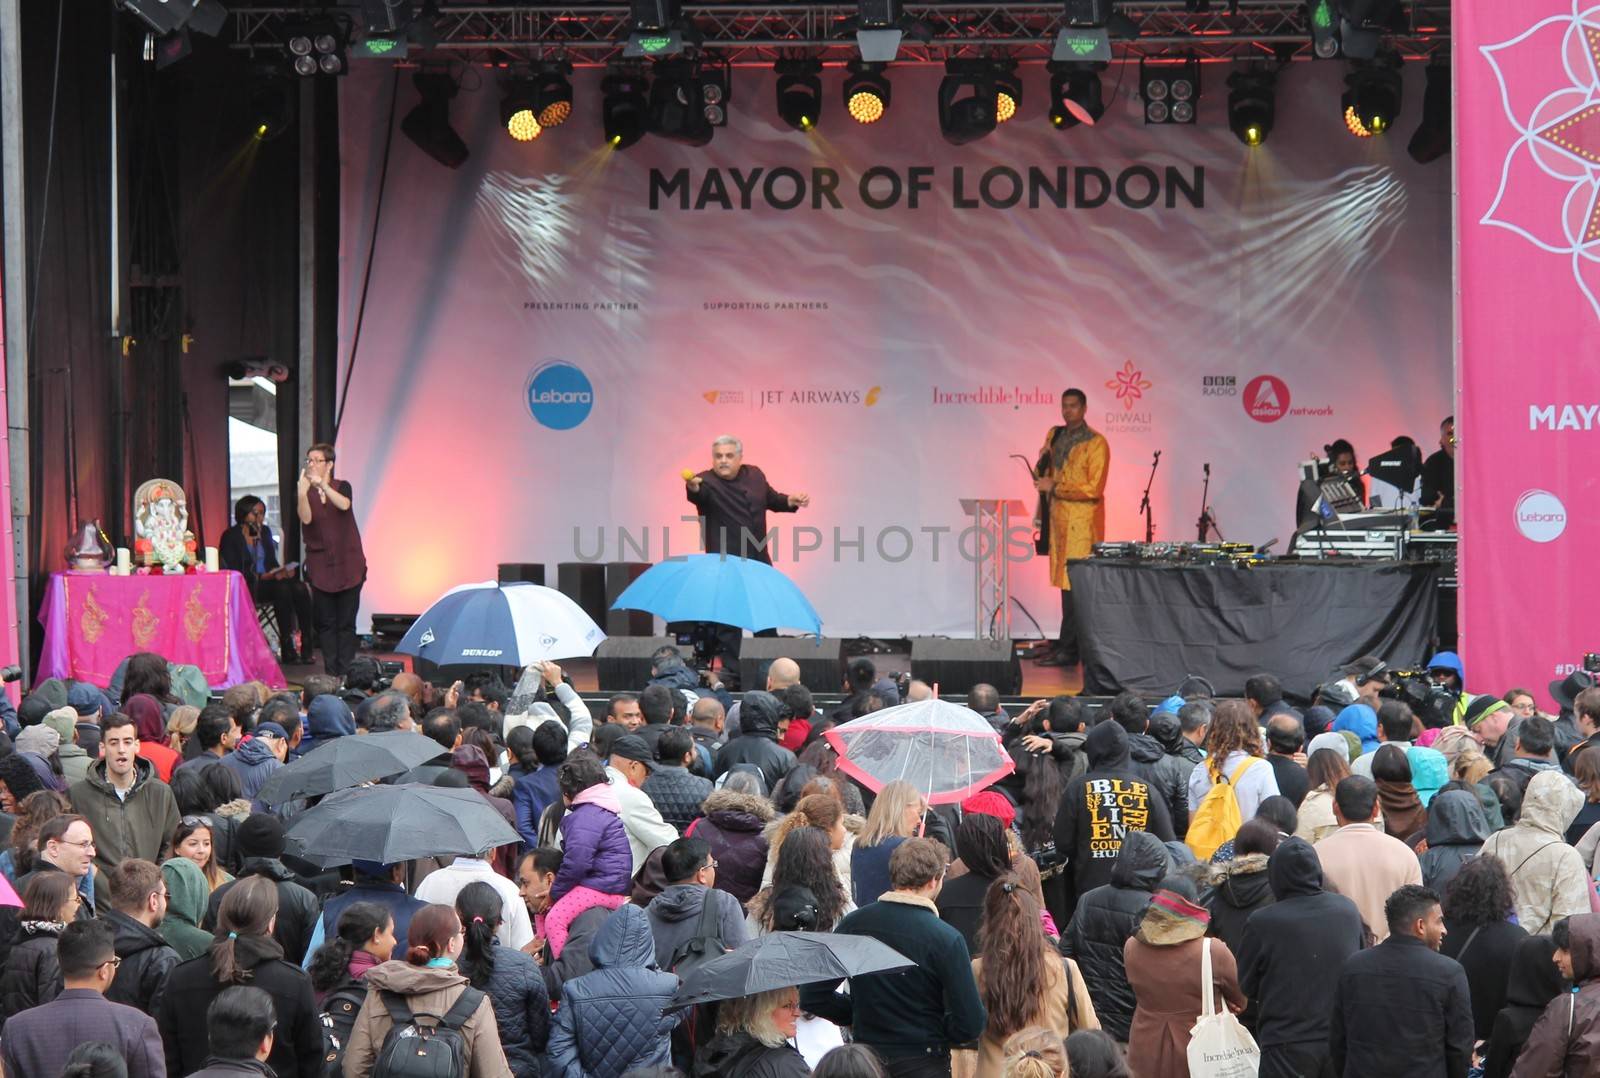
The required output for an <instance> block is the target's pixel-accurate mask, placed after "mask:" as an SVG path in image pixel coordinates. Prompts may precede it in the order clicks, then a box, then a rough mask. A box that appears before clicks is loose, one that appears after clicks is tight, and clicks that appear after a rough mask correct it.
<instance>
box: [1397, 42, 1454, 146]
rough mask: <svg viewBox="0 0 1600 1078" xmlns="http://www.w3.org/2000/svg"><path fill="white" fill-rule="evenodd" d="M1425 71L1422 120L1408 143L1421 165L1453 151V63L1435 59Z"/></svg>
mask: <svg viewBox="0 0 1600 1078" xmlns="http://www.w3.org/2000/svg"><path fill="white" fill-rule="evenodd" d="M1441 55H1442V54H1441ZM1424 74H1425V76H1426V78H1427V82H1426V83H1425V84H1424V86H1423V89H1422V122H1421V123H1419V124H1417V131H1416V134H1414V135H1412V136H1411V141H1410V142H1409V143H1407V144H1406V152H1407V153H1409V154H1410V155H1411V158H1412V160H1414V161H1416V162H1417V163H1418V164H1420V165H1426V164H1427V163H1428V162H1430V161H1437V160H1438V159H1439V158H1441V157H1443V156H1444V155H1445V154H1447V153H1449V152H1450V65H1449V63H1448V62H1444V61H1439V60H1435V61H1434V62H1433V63H1430V64H1429V65H1428V66H1427V68H1426V69H1425V71H1424Z"/></svg>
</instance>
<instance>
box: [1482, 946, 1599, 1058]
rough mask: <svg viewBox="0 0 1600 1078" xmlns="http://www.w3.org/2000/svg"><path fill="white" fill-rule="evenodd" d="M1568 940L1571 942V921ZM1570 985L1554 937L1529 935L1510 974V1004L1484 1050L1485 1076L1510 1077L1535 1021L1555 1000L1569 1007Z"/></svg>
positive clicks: (1497, 1019) (1497, 1017) (1497, 1018)
mask: <svg viewBox="0 0 1600 1078" xmlns="http://www.w3.org/2000/svg"><path fill="white" fill-rule="evenodd" d="M1568 943H1569V946H1570V943H1571V925H1570V924H1569V925H1568ZM1569 987H1570V986H1569V985H1568V983H1567V976H1566V974H1565V973H1564V972H1563V971H1562V968H1561V967H1560V966H1559V965H1557V964H1556V942H1555V940H1554V939H1552V938H1551V937H1549V936H1529V937H1527V938H1526V939H1524V940H1523V941H1522V942H1520V943H1518V944H1517V949H1516V952H1515V953H1514V954H1512V956H1511V964H1510V967H1509V970H1508V975H1507V978H1506V1005H1505V1006H1504V1007H1501V1008H1500V1013H1499V1014H1497V1015H1495V1019H1494V1031H1493V1032H1492V1033H1491V1034H1490V1035H1489V1043H1488V1045H1487V1046H1486V1047H1485V1048H1484V1050H1483V1078H1510V1075H1511V1070H1512V1067H1514V1066H1515V1065H1516V1063H1517V1060H1518V1057H1519V1056H1520V1055H1521V1054H1522V1049H1523V1046H1524V1045H1525V1044H1526V1043H1527V1041H1528V1034H1529V1033H1530V1032H1531V1031H1532V1030H1533V1027H1534V1024H1535V1023H1537V1022H1538V1021H1539V1018H1540V1016H1542V1015H1543V1014H1544V1012H1545V1008H1546V1007H1548V1006H1549V1005H1550V1004H1551V1001H1555V1002H1556V1003H1557V1004H1559V1005H1560V1007H1561V1009H1563V1010H1565V1008H1566V1005H1567V997H1568V996H1569V995H1570V994H1571V993H1570V992H1568V988H1569ZM1573 1002H1574V1008H1573V1017H1574V1022H1573V1025H1574V1026H1576V1025H1577V1022H1576V1017H1577V1013H1576V1010H1577V1009H1576V1000H1574V1001H1573ZM1563 1028H1565V1027H1563ZM1556 1073H1560V1072H1559V1071H1558V1072H1556ZM1579 1073H1582V1072H1581V1071H1580V1072H1579Z"/></svg>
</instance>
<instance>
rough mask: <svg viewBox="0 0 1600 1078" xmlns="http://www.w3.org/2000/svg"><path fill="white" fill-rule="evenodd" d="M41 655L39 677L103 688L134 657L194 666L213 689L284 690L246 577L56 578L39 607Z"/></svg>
mask: <svg viewBox="0 0 1600 1078" xmlns="http://www.w3.org/2000/svg"><path fill="white" fill-rule="evenodd" d="M39 622H40V624H42V625H43V626H44V652H43V654H42V655H41V656H40V659H39V671H38V675H37V678H38V679H39V680H42V679H44V678H48V677H59V678H72V679H74V680H77V681H89V682H93V683H94V684H96V685H99V686H101V687H104V686H106V685H108V684H110V682H111V675H112V674H113V673H115V672H116V669H117V665H118V664H119V663H121V662H122V660H123V659H125V658H127V657H128V656H129V655H131V654H133V653H134V652H136V651H154V652H156V653H157V654H159V655H162V656H164V657H165V658H166V660H167V661H168V662H171V663H182V664H186V665H190V666H195V667H198V668H199V669H200V672H201V673H202V674H203V675H205V679H206V683H207V684H209V685H210V686H211V687H212V688H213V689H226V688H228V687H229V686H232V685H238V684H240V683H242V682H246V681H262V682H265V683H266V684H267V685H269V686H271V687H272V688H281V687H283V686H284V685H285V681H284V678H283V671H282V670H280V669H279V668H278V663H277V659H276V658H275V657H274V656H273V654H272V649H271V648H270V647H268V646H267V639H266V637H264V636H262V635H261V626H260V624H259V623H258V622H257V621H256V608H255V603H254V602H252V601H251V599H250V589H249V588H247V587H246V586H245V582H244V577H243V576H242V575H240V574H239V573H236V572H233V571H231V570H224V571H223V572H219V573H195V574H194V575H192V576H188V575H186V576H154V575H152V576H111V575H109V574H107V573H76V572H73V573H52V574H51V575H50V584H49V586H48V587H47V588H46V590H45V595H44V602H43V603H42V604H41V605H40V608H39Z"/></svg>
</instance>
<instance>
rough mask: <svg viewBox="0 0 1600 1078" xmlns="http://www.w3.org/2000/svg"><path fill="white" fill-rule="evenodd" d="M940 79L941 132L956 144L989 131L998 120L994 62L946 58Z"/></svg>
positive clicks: (948, 140) (959, 144)
mask: <svg viewBox="0 0 1600 1078" xmlns="http://www.w3.org/2000/svg"><path fill="white" fill-rule="evenodd" d="M944 71H945V74H944V78H943V79H942V80H940V82H939V132H940V133H941V134H942V135H944V137H945V140H946V141H947V142H950V143H952V144H954V145H956V146H961V145H964V144H965V143H968V142H972V141H973V140H974V139H980V138H982V137H983V136H985V135H987V134H989V132H991V131H993V130H994V128H995V124H996V123H998V122H999V120H998V117H997V116H996V112H995V108H996V105H997V104H998V91H997V90H996V88H995V68H994V64H993V63H992V62H990V61H988V60H946V61H945V64H944Z"/></svg>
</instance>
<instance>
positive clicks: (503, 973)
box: [474, 947, 550, 1078]
mask: <svg viewBox="0 0 1600 1078" xmlns="http://www.w3.org/2000/svg"><path fill="white" fill-rule="evenodd" d="M474 987H476V988H481V989H482V990H483V991H484V992H486V993H488V996H489V1002H490V1004H491V1005H492V1006H493V1007H494V1019H495V1024H496V1026H498V1027H499V1030H500V1047H501V1048H502V1049H504V1050H505V1053H506V1062H507V1063H509V1064H510V1065H511V1073H512V1074H514V1075H516V1078H540V1075H541V1074H542V1073H543V1069H542V1067H541V1065H540V1060H542V1059H543V1058H544V1052H545V1048H546V1046H548V1045H549V1043H550V996H549V994H548V992H547V991H546V989H545V986H544V977H543V975H542V974H541V973H540V971H539V963H537V962H535V961H534V960H533V959H532V958H530V957H529V956H528V955H525V954H523V953H522V952H521V951H513V950H512V949H511V948H509V947H496V948H495V949H494V969H493V970H491V971H490V973H489V980H488V983H486V984H483V985H474Z"/></svg>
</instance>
